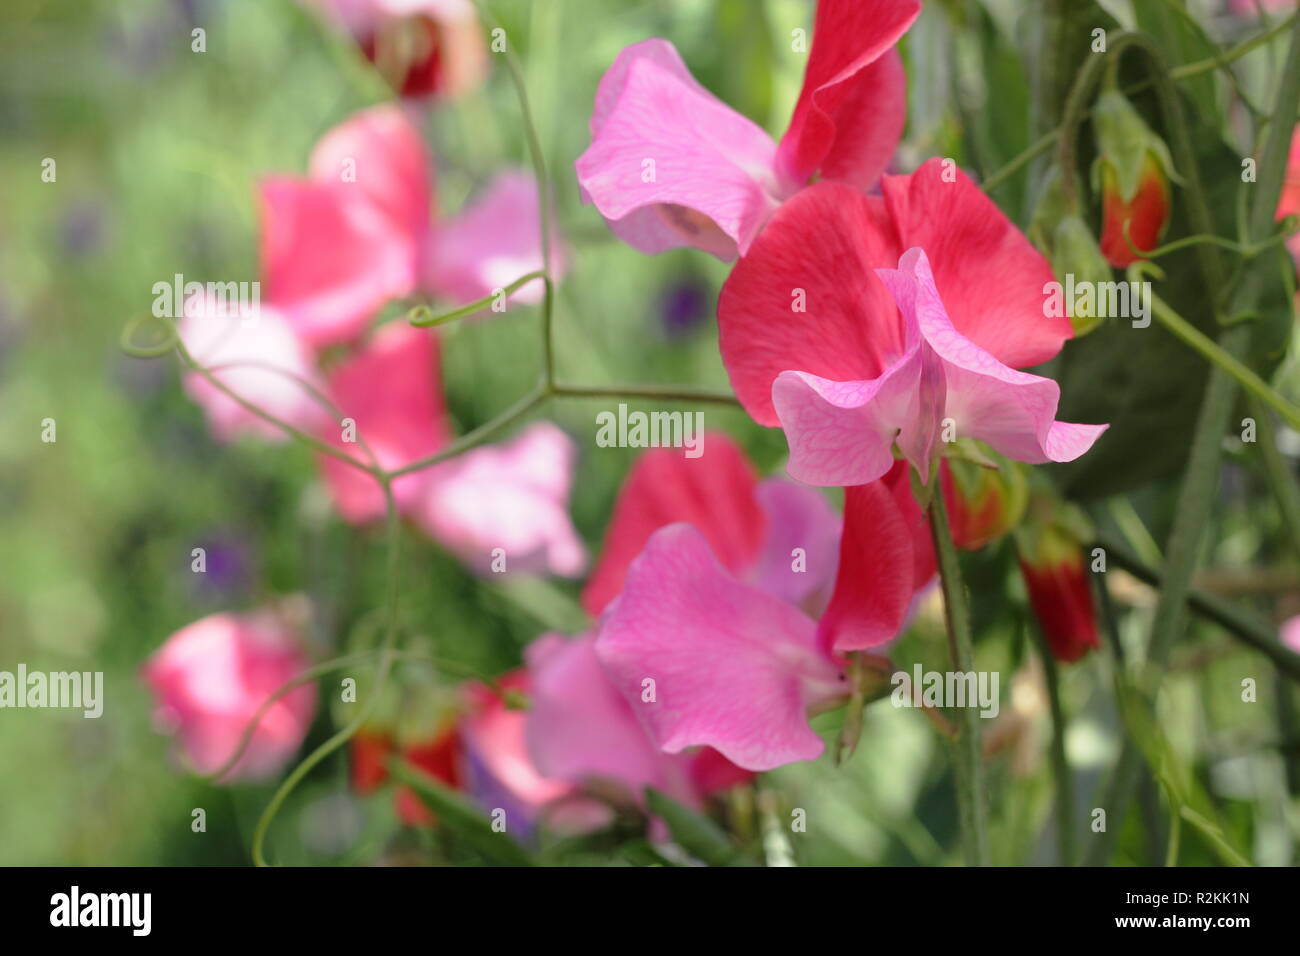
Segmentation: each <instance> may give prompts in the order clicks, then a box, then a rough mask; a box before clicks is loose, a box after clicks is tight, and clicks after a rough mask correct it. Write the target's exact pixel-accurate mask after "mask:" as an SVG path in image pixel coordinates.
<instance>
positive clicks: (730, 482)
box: [582, 432, 767, 617]
mask: <svg viewBox="0 0 1300 956" xmlns="http://www.w3.org/2000/svg"><path fill="white" fill-rule="evenodd" d="M704 439H705V440H704V445H703V447H704V448H706V449H707V451H706V453H705V454H704V455H702V456H700V457H699V458H687V457H686V456H685V455H683V454H682V451H681V449H678V448H655V449H651V450H649V451H647V452H644V453H643V454H642V455H641V456H640V457H639V458H637V460H636V462H635V463H634V464H633V465H632V470H631V471H629V472H628V475H627V478H626V479H625V480H624V481H623V487H622V488H621V489H619V493H618V500H617V501H615V502H614V512H613V517H612V518H611V520H610V523H609V527H608V529H607V530H606V532H605V543H604V545H603V547H602V549H601V555H600V560H599V562H598V563H597V564H596V568H595V570H593V571H592V573H591V578H590V579H589V580H588V581H587V587H586V588H585V590H583V592H582V606H583V607H584V608H586V609H587V613H589V614H591V615H592V616H593V617H594V616H596V615H598V614H600V612H601V611H602V610H604V608H605V605H607V604H608V603H609V602H610V601H612V600H613V599H614V598H615V597H616V596H617V595H618V593H619V591H621V590H623V579H624V576H625V575H626V574H627V568H628V565H629V564H631V563H632V560H633V559H634V558H635V557H636V556H637V555H638V554H640V553H641V549H642V548H643V547H645V543H646V541H648V540H649V539H650V536H651V535H652V534H653V533H654V532H655V531H657V530H659V529H660V528H662V527H663V526H664V525H668V524H673V523H674V522H678V521H684V522H686V523H687V524H689V525H691V526H692V527H694V528H696V529H697V530H699V531H700V532H701V533H703V535H704V537H705V539H706V540H707V541H708V542H709V544H710V546H711V547H712V548H713V551H714V553H715V554H717V555H718V556H719V557H720V559H721V560H722V563H723V564H724V565H726V567H728V568H730V569H731V570H732V571H734V572H737V573H740V572H742V571H746V570H748V569H749V568H750V567H751V565H752V564H753V562H754V560H755V558H756V557H757V556H758V551H759V547H760V545H761V543H762V541H763V535H764V532H765V528H766V523H767V519H766V518H765V516H764V514H763V510H762V508H761V507H760V506H759V504H758V500H757V499H756V498H755V496H754V489H755V477H754V469H753V467H752V466H751V465H750V464H749V460H748V459H747V458H746V457H745V453H744V452H743V451H741V449H740V447H739V446H738V445H736V443H735V442H734V441H732V440H731V438H729V437H728V436H727V435H725V434H723V433H721V432H706V433H705V436H704Z"/></svg>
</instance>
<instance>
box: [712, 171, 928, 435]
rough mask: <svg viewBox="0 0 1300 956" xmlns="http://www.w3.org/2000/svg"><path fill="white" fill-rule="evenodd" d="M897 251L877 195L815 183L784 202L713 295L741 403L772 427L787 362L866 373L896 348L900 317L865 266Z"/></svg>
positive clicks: (847, 377) (820, 371)
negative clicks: (774, 394) (775, 386)
mask: <svg viewBox="0 0 1300 956" xmlns="http://www.w3.org/2000/svg"><path fill="white" fill-rule="evenodd" d="M899 252H901V249H900V248H899V247H898V245H897V241H896V239H894V237H893V230H892V227H891V226H890V224H889V222H888V219H887V218H886V212H885V205H884V203H883V202H882V201H881V200H880V199H879V198H873V197H869V196H864V195H862V194H861V193H860V192H858V191H857V190H855V189H853V188H851V187H849V186H844V185H841V184H837V183H819V184H817V185H815V186H810V187H808V188H807V189H803V190H801V191H800V192H798V193H797V194H796V195H794V196H793V197H792V198H790V199H789V200H787V201H786V202H785V203H784V204H783V205H782V206H781V208H780V209H779V210H778V211H777V213H776V215H775V216H773V217H772V220H771V221H770V222H769V223H768V224H767V226H766V227H765V228H764V229H763V232H762V233H761V234H760V235H759V237H758V239H757V240H755V242H754V244H753V246H752V247H751V248H750V250H749V252H748V254H747V255H746V256H745V257H744V258H743V259H741V260H740V261H739V262H738V263H736V265H735V267H734V268H733V269H732V270H731V275H730V276H729V277H728V278H727V281H726V283H725V284H724V285H723V287H722V294H721V296H720V297H719V300H718V333H719V345H720V347H721V349H722V361H723V364H724V365H725V366H726V368H727V374H728V375H729V376H730V377H731V385H732V387H733V388H734V389H735V390H736V396H737V397H738V398H739V399H740V401H741V404H743V405H744V406H745V410H746V411H748V412H749V414H750V415H752V416H753V418H754V420H755V421H757V422H758V423H759V424H760V425H776V424H777V421H778V419H777V414H776V410H775V409H774V408H773V405H772V391H773V389H772V383H773V382H774V381H775V380H776V377H777V376H778V375H780V374H781V373H782V372H783V371H786V370H787V369H794V370H798V371H801V372H808V373H810V374H811V375H814V376H816V377H819V378H824V379H830V380H832V381H837V382H847V381H854V380H864V379H870V378H874V377H875V376H877V375H879V374H880V373H881V372H882V371H884V369H885V367H886V366H887V365H888V364H889V361H890V359H891V358H893V357H896V356H898V355H900V354H901V353H902V352H903V350H904V341H903V328H902V322H901V321H900V320H899V317H898V310H897V308H896V307H895V306H894V303H893V300H892V299H891V298H890V297H889V293H888V292H887V291H886V290H885V287H884V286H883V285H881V283H880V282H879V280H878V279H877V278H876V276H875V275H874V273H873V270H874V269H875V268H877V267H878V266H880V265H890V266H892V265H893V264H894V263H896V262H897V261H898V254H899Z"/></svg>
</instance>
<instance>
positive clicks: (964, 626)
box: [929, 490, 989, 866]
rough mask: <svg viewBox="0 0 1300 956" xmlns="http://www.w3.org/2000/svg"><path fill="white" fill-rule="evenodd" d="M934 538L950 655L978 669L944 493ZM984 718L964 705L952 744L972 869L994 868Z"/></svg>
mask: <svg viewBox="0 0 1300 956" xmlns="http://www.w3.org/2000/svg"><path fill="white" fill-rule="evenodd" d="M929 511H930V535H931V538H932V539H933V540H934V550H935V554H936V556H937V557H938V563H939V578H940V581H941V583H942V587H943V608H944V618H945V620H946V622H947V626H948V654H949V657H950V659H951V666H952V669H953V670H954V671H957V672H959V673H963V674H965V673H972V672H973V671H974V670H975V649H974V645H973V643H972V640H971V629H970V607H969V604H968V603H967V600H966V585H965V582H964V581H963V580H962V576H961V565H960V563H959V562H958V560H957V548H956V546H955V545H954V544H953V541H952V533H951V531H949V528H948V513H947V510H946V508H945V507H944V501H943V495H942V494H941V493H940V492H939V491H937V490H936V491H935V492H934V493H933V494H932V495H931V496H930V507H929ZM979 721H980V718H979V714H978V713H977V711H976V708H974V707H960V708H958V714H957V725H958V734H957V739H956V741H955V742H954V744H953V776H954V777H955V779H956V782H957V812H958V814H959V817H960V820H961V834H962V846H963V851H964V856H965V859H966V865H967V866H988V865H989V836H988V825H987V821H986V816H987V809H986V798H985V793H984V762H983V757H982V754H981V748H980V727H979Z"/></svg>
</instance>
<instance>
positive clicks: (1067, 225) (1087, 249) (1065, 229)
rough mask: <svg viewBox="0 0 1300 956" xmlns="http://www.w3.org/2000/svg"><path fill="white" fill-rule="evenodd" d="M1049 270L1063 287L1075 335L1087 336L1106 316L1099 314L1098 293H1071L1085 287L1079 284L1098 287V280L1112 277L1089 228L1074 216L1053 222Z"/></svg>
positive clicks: (1099, 299)
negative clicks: (1078, 294)
mask: <svg viewBox="0 0 1300 956" xmlns="http://www.w3.org/2000/svg"><path fill="white" fill-rule="evenodd" d="M1052 271H1053V272H1055V273H1056V279H1057V281H1058V282H1060V284H1061V288H1062V289H1063V290H1064V296H1065V300H1064V303H1063V304H1064V307H1065V312H1066V314H1067V315H1068V316H1069V317H1070V324H1071V325H1072V326H1073V327H1074V334H1075V337H1076V338H1077V337H1078V336H1080V335H1087V334H1088V333H1089V332H1091V331H1092V330H1093V329H1095V328H1096V327H1097V326H1098V325H1100V324H1101V322H1102V319H1104V318H1106V316H1105V315H1103V314H1101V313H1102V310H1101V308H1100V301H1101V296H1099V295H1092V296H1083V297H1079V296H1076V295H1074V290H1075V289H1076V288H1087V287H1088V286H1083V285H1081V284H1082V283H1089V284H1090V286H1091V288H1093V289H1100V288H1102V285H1101V283H1104V282H1110V281H1111V280H1112V278H1113V273H1112V272H1111V270H1110V265H1109V264H1108V263H1107V261H1106V258H1105V257H1104V256H1103V255H1102V253H1101V248H1100V247H1099V246H1098V245H1097V240H1096V239H1095V238H1093V235H1092V230H1090V229H1089V228H1088V226H1087V224H1086V223H1085V222H1084V221H1083V220H1082V219H1080V218H1079V217H1078V216H1066V217H1065V218H1064V219H1062V220H1061V221H1060V222H1059V223H1057V225H1056V230H1055V232H1054V233H1053V236H1052Z"/></svg>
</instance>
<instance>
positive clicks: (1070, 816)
mask: <svg viewBox="0 0 1300 956" xmlns="http://www.w3.org/2000/svg"><path fill="white" fill-rule="evenodd" d="M1032 630H1033V632H1034V639H1035V643H1036V644H1037V645H1038V656H1039V659H1040V660H1041V661H1042V662H1043V682H1044V683H1045V684H1046V685H1047V699H1048V703H1049V705H1050V708H1051V714H1052V745H1051V755H1052V757H1051V759H1052V782H1053V784H1054V786H1055V789H1056V841H1057V852H1058V853H1059V854H1060V858H1061V859H1060V862H1061V866H1074V865H1075V862H1076V860H1075V854H1076V852H1077V848H1078V847H1077V844H1078V841H1077V840H1076V839H1075V834H1076V833H1077V830H1076V828H1075V818H1074V785H1073V781H1072V779H1071V777H1070V762H1069V760H1068V759H1066V754H1065V729H1066V725H1065V708H1064V707H1063V706H1062V704H1061V669H1060V668H1059V667H1057V666H1056V657H1055V656H1053V654H1052V649H1051V648H1050V647H1048V645H1047V641H1046V639H1045V638H1044V637H1043V635H1042V632H1041V631H1039V630H1038V629H1037V628H1032Z"/></svg>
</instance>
